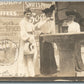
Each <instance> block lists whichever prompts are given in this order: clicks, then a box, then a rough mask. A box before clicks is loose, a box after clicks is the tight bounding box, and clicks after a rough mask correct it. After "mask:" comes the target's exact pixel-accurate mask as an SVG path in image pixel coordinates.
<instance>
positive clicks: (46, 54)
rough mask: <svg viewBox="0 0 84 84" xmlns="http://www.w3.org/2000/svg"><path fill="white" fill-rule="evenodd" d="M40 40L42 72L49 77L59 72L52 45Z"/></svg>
mask: <svg viewBox="0 0 84 84" xmlns="http://www.w3.org/2000/svg"><path fill="white" fill-rule="evenodd" d="M41 40H42V38H40V71H41V74H44V75H49V74H54V73H56V72H57V65H56V61H55V56H54V48H53V45H52V43H49V42H44V43H43V42H42V41H41Z"/></svg>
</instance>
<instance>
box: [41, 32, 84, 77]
mask: <svg viewBox="0 0 84 84" xmlns="http://www.w3.org/2000/svg"><path fill="white" fill-rule="evenodd" d="M83 39H84V32H80V33H57V34H53V35H49V34H45V35H40V52H41V51H42V49H41V48H42V46H41V42H45V41H47V42H51V43H56V44H57V47H58V50H59V57H60V72H59V73H57V76H58V77H75V74H76V73H75V55H74V48H75V43H76V42H77V41H78V42H80V41H81V40H83ZM40 56H42V53H40ZM40 60H41V59H40ZM40 63H42V62H40ZM41 68H42V66H40V69H41Z"/></svg>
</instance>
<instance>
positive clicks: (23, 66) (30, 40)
mask: <svg viewBox="0 0 84 84" xmlns="http://www.w3.org/2000/svg"><path fill="white" fill-rule="evenodd" d="M54 10H55V6H54V5H52V6H51V7H50V8H46V9H44V10H42V12H43V13H44V14H45V19H44V20H42V21H40V22H39V23H37V24H33V23H31V21H30V19H31V17H32V11H31V10H30V9H29V8H27V9H25V11H24V18H23V19H22V20H21V22H20V28H21V32H20V34H21V41H20V51H19V52H20V54H19V59H18V75H19V76H31V77H34V76H35V68H37V67H35V63H36V61H37V58H38V57H37V46H36V41H35V35H34V31H35V28H40V29H41V33H40V34H52V33H55V24H54V22H53V18H52V14H53V11H54ZM45 45H46V44H44V46H45ZM49 45H50V44H49ZM50 46H51V45H50ZM51 47H52V46H51ZM53 56H54V55H53ZM54 60H55V59H54ZM46 61H47V60H46ZM44 62H45V61H44Z"/></svg>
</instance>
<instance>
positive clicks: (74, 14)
mask: <svg viewBox="0 0 84 84" xmlns="http://www.w3.org/2000/svg"><path fill="white" fill-rule="evenodd" d="M65 14H66V16H70V15H73V16H75V17H76V18H80V17H81V15H80V14H79V13H78V12H77V11H66V12H65Z"/></svg>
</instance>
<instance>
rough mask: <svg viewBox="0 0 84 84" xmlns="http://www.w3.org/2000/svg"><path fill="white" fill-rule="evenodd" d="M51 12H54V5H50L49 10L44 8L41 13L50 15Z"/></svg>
mask: <svg viewBox="0 0 84 84" xmlns="http://www.w3.org/2000/svg"><path fill="white" fill-rule="evenodd" d="M53 10H55V5H51V6H50V8H46V9H44V10H42V12H43V13H45V14H46V13H50V12H51V13H52V12H53Z"/></svg>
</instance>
